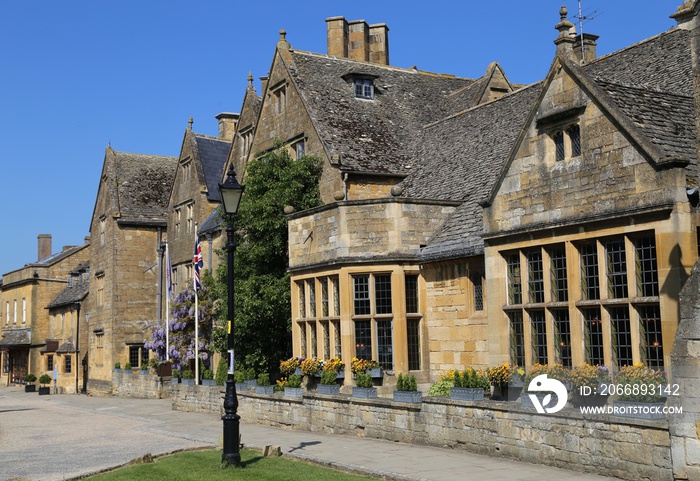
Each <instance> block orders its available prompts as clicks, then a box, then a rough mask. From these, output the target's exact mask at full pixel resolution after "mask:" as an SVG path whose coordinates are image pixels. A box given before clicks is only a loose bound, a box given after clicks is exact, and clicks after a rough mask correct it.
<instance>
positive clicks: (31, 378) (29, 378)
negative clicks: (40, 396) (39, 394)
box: [24, 373, 36, 383]
mask: <svg viewBox="0 0 700 481" xmlns="http://www.w3.org/2000/svg"><path fill="white" fill-rule="evenodd" d="M24 381H25V382H28V383H32V382H34V381H36V376H35V375H34V374H32V373H29V374H27V375H26V376H24Z"/></svg>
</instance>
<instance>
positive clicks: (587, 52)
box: [574, 33, 600, 63]
mask: <svg viewBox="0 0 700 481" xmlns="http://www.w3.org/2000/svg"><path fill="white" fill-rule="evenodd" d="M581 37H583V52H582V51H581ZM598 38H600V37H599V36H598V35H593V34H592V33H583V34H581V35H579V36H578V37H576V41H575V42H574V54H575V55H576V58H577V59H578V60H579V62H581V63H588V62H592V61H593V60H595V59H596V56H597V53H596V50H597V46H598V44H597V43H596V40H598Z"/></svg>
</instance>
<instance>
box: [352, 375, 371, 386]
mask: <svg viewBox="0 0 700 481" xmlns="http://www.w3.org/2000/svg"><path fill="white" fill-rule="evenodd" d="M355 384H357V387H374V383H373V382H372V376H371V375H370V374H369V373H367V372H358V373H357V374H356V375H355Z"/></svg>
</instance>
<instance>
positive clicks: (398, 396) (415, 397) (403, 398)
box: [394, 391, 423, 404]
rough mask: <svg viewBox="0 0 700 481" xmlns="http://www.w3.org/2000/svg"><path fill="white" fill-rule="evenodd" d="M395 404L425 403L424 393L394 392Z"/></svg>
mask: <svg viewBox="0 0 700 481" xmlns="http://www.w3.org/2000/svg"><path fill="white" fill-rule="evenodd" d="M394 402H399V403H414V404H417V403H421V402H423V393H422V392H420V391H394Z"/></svg>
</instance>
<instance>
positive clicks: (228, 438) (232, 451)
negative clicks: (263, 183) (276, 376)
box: [219, 164, 243, 467]
mask: <svg viewBox="0 0 700 481" xmlns="http://www.w3.org/2000/svg"><path fill="white" fill-rule="evenodd" d="M219 193H220V194H221V204H222V206H223V208H224V211H225V212H226V214H227V219H226V236H227V241H226V250H227V251H228V279H227V280H228V322H227V325H228V379H227V380H226V396H225V397H224V415H223V416H222V417H221V419H222V420H223V422H224V452H223V454H222V455H221V463H222V465H223V466H224V467H228V466H240V465H241V453H240V452H239V441H238V440H239V436H240V420H241V417H240V416H239V415H238V412H237V411H238V397H237V396H236V380H235V379H234V377H233V372H234V365H235V364H234V357H233V254H234V252H235V250H236V241H235V240H234V238H233V218H234V216H235V215H236V212H238V204H240V202H241V196H242V195H243V186H242V185H241V184H239V183H238V181H237V180H236V173H235V172H234V171H233V164H231V168H230V169H229V171H228V173H227V174H226V182H224V183H223V184H219Z"/></svg>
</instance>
